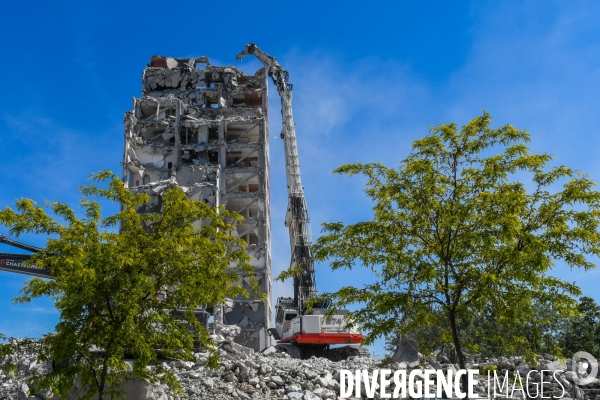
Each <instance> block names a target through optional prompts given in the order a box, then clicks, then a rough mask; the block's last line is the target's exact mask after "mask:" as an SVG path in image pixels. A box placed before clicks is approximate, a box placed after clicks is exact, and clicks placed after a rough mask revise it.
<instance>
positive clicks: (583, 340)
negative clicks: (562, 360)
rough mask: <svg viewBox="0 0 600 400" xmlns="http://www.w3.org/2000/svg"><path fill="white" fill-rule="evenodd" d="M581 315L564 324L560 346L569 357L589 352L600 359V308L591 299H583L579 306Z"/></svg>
mask: <svg viewBox="0 0 600 400" xmlns="http://www.w3.org/2000/svg"><path fill="white" fill-rule="evenodd" d="M577 310H578V311H579V314H578V315H576V316H574V317H573V318H571V319H569V320H568V321H566V322H565V324H564V329H563V331H562V332H561V336H560V345H561V347H562V349H563V352H564V353H565V355H567V356H571V355H573V354H575V353H576V352H578V351H587V352H588V353H590V354H592V355H593V356H594V357H597V358H599V357H600V306H599V305H598V304H597V303H596V302H595V301H594V299H592V298H590V297H585V296H584V297H582V298H581V300H580V301H579V305H578V306H577Z"/></svg>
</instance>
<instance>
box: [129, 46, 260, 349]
mask: <svg viewBox="0 0 600 400" xmlns="http://www.w3.org/2000/svg"><path fill="white" fill-rule="evenodd" d="M142 83H143V90H142V94H143V96H142V97H140V98H134V99H133V109H132V110H131V111H128V112H127V113H126V114H125V150H124V156H123V166H124V168H123V180H124V181H125V182H126V183H127V185H128V187H129V189H130V190H132V191H134V192H140V191H142V192H145V193H148V194H149V195H150V198H151V201H150V203H149V205H148V206H147V208H148V210H144V211H159V210H160V207H161V205H162V200H161V199H162V197H161V194H162V193H163V192H164V191H165V190H167V189H168V188H171V187H174V186H177V187H180V188H182V189H183V190H184V191H185V192H186V193H187V195H188V196H189V197H190V198H192V199H195V200H204V201H207V202H208V203H209V204H212V205H215V206H217V205H220V204H224V205H225V207H226V208H227V210H230V211H236V212H238V213H240V214H241V215H243V216H244V217H245V220H244V221H243V223H241V224H240V225H239V226H238V227H237V234H238V236H239V237H240V238H242V239H243V240H244V241H246V243H247V244H248V254H249V255H250V256H251V257H252V264H253V266H254V268H255V274H256V278H257V279H258V280H259V283H260V286H261V289H262V291H263V292H264V293H266V294H267V296H266V298H267V302H266V303H265V304H263V303H261V302H260V301H259V300H258V299H233V300H234V305H233V307H231V308H230V307H228V308H227V309H226V310H225V313H224V314H222V318H223V321H224V322H225V323H227V324H231V325H237V326H239V327H240V328H241V329H242V332H241V335H239V336H238V337H237V338H236V340H237V341H238V342H239V343H240V344H243V345H245V346H248V347H251V348H253V349H255V350H261V349H263V348H265V347H267V346H269V345H270V336H268V335H267V334H266V329H268V328H270V323H271V309H272V306H271V287H272V282H271V244H270V243H271V236H270V235H271V232H270V213H269V209H270V204H269V191H270V188H269V141H268V137H269V135H268V120H267V75H266V73H265V71H264V69H260V70H258V71H257V72H256V73H255V74H254V75H252V76H250V75H246V74H244V73H242V72H241V71H239V70H238V69H236V68H235V67H214V66H211V65H210V63H209V60H208V59H207V58H206V57H198V58H186V59H177V58H169V57H162V56H154V57H152V59H151V61H150V63H149V64H148V68H146V69H145V70H144V73H143V77H142ZM247 281H248V277H245V276H240V282H241V283H242V284H244V285H245V286H246V287H248V285H247ZM219 318H221V317H219Z"/></svg>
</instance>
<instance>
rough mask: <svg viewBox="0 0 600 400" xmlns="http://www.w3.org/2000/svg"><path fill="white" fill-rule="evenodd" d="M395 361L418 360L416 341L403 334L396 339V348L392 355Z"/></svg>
mask: <svg viewBox="0 0 600 400" xmlns="http://www.w3.org/2000/svg"><path fill="white" fill-rule="evenodd" d="M393 358H394V361H396V362H402V361H405V362H414V361H419V348H418V346H417V342H416V341H415V340H413V339H409V338H407V337H405V336H402V337H400V339H399V340H398V349H397V350H396V353H395V354H394V356H393Z"/></svg>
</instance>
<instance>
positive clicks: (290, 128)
mask: <svg viewBox="0 0 600 400" xmlns="http://www.w3.org/2000/svg"><path fill="white" fill-rule="evenodd" d="M248 55H254V56H256V58H258V60H259V61H260V62H261V63H262V64H263V65H264V67H265V70H266V72H267V74H268V75H269V76H270V77H271V79H272V80H273V83H274V84H275V86H276V87H277V92H278V93H279V97H280V99H281V118H282V125H283V128H282V131H281V138H282V139H283V142H284V146H283V149H284V153H285V170H286V181H287V191H288V207H287V212H286V216H285V226H286V227H287V228H288V229H289V239H290V248H291V262H290V270H292V271H297V272H298V271H299V273H296V274H294V297H293V298H290V297H280V298H279V299H277V304H276V306H275V315H276V317H275V328H271V329H269V333H270V334H271V335H272V336H273V337H274V338H275V340H276V341H277V349H278V350H280V351H282V352H285V353H288V354H289V355H290V356H291V357H293V358H300V359H307V358H310V357H312V356H317V357H325V358H328V359H330V360H333V361H339V360H342V359H345V358H348V357H350V356H367V355H369V354H370V353H369V350H368V349H367V348H365V347H359V346H351V345H352V344H359V343H360V342H361V341H362V339H363V335H362V334H361V333H359V332H358V331H356V330H355V329H353V328H347V326H346V325H347V320H346V318H345V316H346V315H347V314H348V311H347V310H335V311H334V312H333V315H330V314H331V313H327V312H328V311H329V308H330V304H329V303H325V302H321V303H317V304H313V307H312V308H311V309H310V310H308V309H307V301H309V300H311V299H313V298H314V297H315V295H316V293H317V285H316V281H315V269H314V258H313V255H312V251H311V231H310V221H309V219H308V209H307V206H306V199H305V198H304V188H303V187H302V183H301V180H300V163H299V160H298V147H297V143H296V129H295V124H294V118H293V115H292V84H291V83H290V82H289V74H288V72H287V71H286V70H285V69H283V68H282V67H281V65H279V63H278V62H277V61H276V60H275V58H274V57H272V56H270V55H268V54H266V53H265V52H263V51H262V50H260V49H259V48H258V46H256V44H254V43H252V44H247V45H246V47H245V48H244V50H243V51H242V52H241V53H239V54H238V55H237V57H236V58H237V59H238V60H241V59H242V58H243V57H245V56H248ZM326 313H327V315H326ZM334 345H346V346H340V347H332V346H334Z"/></svg>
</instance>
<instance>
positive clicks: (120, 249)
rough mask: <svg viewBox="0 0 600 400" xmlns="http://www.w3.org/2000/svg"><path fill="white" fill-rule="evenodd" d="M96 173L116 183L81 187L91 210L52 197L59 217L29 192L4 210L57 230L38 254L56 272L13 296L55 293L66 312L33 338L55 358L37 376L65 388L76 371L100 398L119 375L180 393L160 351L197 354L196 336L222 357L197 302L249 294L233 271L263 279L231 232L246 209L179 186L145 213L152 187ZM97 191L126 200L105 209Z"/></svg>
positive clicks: (13, 220) (2, 218)
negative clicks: (129, 359)
mask: <svg viewBox="0 0 600 400" xmlns="http://www.w3.org/2000/svg"><path fill="white" fill-rule="evenodd" d="M93 177H94V180H95V181H100V182H102V181H108V186H107V187H104V188H101V187H99V186H96V185H94V184H92V185H87V186H82V188H81V192H82V194H83V195H84V199H83V200H82V208H83V209H84V211H85V217H83V218H78V217H77V216H76V215H75V212H74V211H73V210H72V209H71V208H69V207H68V206H67V205H65V204H61V203H58V202H54V203H51V204H49V208H50V209H51V210H52V211H53V213H54V214H55V215H56V216H57V217H59V218H60V219H62V220H64V223H61V222H59V221H57V220H56V219H54V218H53V217H51V216H49V215H48V214H47V213H46V212H45V211H44V209H43V208H42V207H39V206H36V205H35V203H34V202H33V201H31V200H29V199H22V200H19V201H17V203H16V209H17V211H18V212H15V211H13V210H12V209H11V208H6V209H4V210H2V211H0V223H2V224H3V225H5V226H7V227H9V228H10V232H11V234H14V235H16V236H19V234H21V233H24V232H35V233H39V234H46V235H50V239H48V241H47V244H46V247H45V249H44V250H43V251H42V252H40V253H37V254H34V255H33V256H32V259H31V263H33V264H35V265H38V266H40V267H48V268H49V269H50V271H51V273H52V274H53V275H54V277H55V278H54V279H52V280H44V279H39V278H34V279H32V280H29V281H27V282H26V283H25V286H24V287H23V289H22V291H21V294H22V295H21V296H20V297H18V298H16V299H15V301H16V302H17V303H24V302H29V301H31V299H33V298H36V297H40V296H50V297H51V298H53V299H54V302H55V305H56V308H57V310H58V311H59V312H60V320H59V323H58V324H57V325H56V328H55V332H54V333H51V334H48V335H45V336H44V337H43V338H42V339H41V340H40V341H37V342H29V344H30V345H31V346H33V348H35V350H36V351H37V352H39V358H40V361H42V362H45V361H48V362H52V363H53V365H54V368H53V369H52V370H51V371H50V372H49V373H47V374H44V375H39V376H34V378H33V384H34V386H35V387H36V389H47V388H50V389H52V390H53V392H54V393H55V394H56V395H58V396H60V397H66V396H67V394H68V393H69V391H70V390H71V388H72V387H73V383H74V381H76V382H78V384H79V385H80V386H81V387H82V388H83V389H84V391H85V392H86V394H85V396H84V398H91V397H92V396H93V395H94V394H98V396H99V398H100V399H103V398H104V397H106V396H109V395H110V396H111V397H112V396H114V395H120V392H119V386H120V384H121V383H122V381H123V379H124V378H125V379H127V377H131V376H136V377H138V378H140V379H142V380H146V381H149V382H157V381H161V382H164V383H167V384H168V385H170V387H171V388H173V389H174V390H175V391H176V392H180V386H179V384H178V381H177V380H176V379H175V376H174V375H173V374H172V373H171V372H170V371H169V370H165V369H164V368H162V367H161V366H160V365H158V364H156V361H157V357H158V355H159V354H160V355H161V356H164V357H176V358H179V359H193V354H192V349H193V346H194V342H195V341H196V344H199V345H201V346H206V347H207V348H208V351H209V352H210V354H211V356H210V359H209V366H212V367H214V366H216V365H217V363H218V353H217V351H216V347H215V345H214V343H213V342H212V340H211V338H210V335H209V333H208V332H207V331H206V329H204V327H203V325H202V324H200V323H199V322H198V320H197V319H196V317H195V315H194V310H195V309H196V308H197V307H199V306H202V305H207V304H210V305H218V304H220V303H222V302H223V301H224V299H225V297H226V296H227V297H232V296H246V295H248V293H247V291H246V290H244V289H243V288H242V287H241V286H240V285H239V283H238V282H239V278H238V274H237V273H236V270H237V271H238V272H239V271H243V273H244V274H246V275H247V276H248V277H250V278H251V280H253V286H252V288H253V290H256V289H257V285H256V280H255V279H254V270H253V268H252V267H251V265H250V264H249V257H248V256H247V255H246V253H245V243H244V242H243V241H241V240H240V239H238V238H236V237H234V236H231V235H230V234H229V232H232V231H234V229H235V225H234V224H235V223H236V222H237V221H239V220H240V219H241V217H240V216H239V215H237V214H234V213H230V212H228V211H226V210H225V209H224V208H223V207H221V208H219V209H215V208H213V207H211V206H209V205H207V204H205V203H204V202H202V201H194V200H190V199H188V198H187V197H186V195H185V193H184V192H183V191H182V190H180V189H170V190H167V191H165V192H164V193H163V195H162V197H163V204H162V210H161V212H160V213H142V212H138V210H139V209H140V207H142V206H143V205H145V204H146V203H147V202H148V200H149V196H148V195H146V194H144V193H137V194H133V193H132V192H130V191H129V190H127V189H126V188H125V186H124V184H123V182H122V181H121V180H120V179H119V178H118V177H117V176H116V175H113V174H111V173H110V172H108V171H103V172H100V173H98V174H96V175H93ZM94 198H103V199H106V200H110V201H113V202H116V203H118V204H119V205H120V207H121V210H120V211H119V212H118V213H116V214H114V215H112V216H108V217H106V218H102V216H101V209H100V205H99V204H98V203H97V202H96V201H95V200H94ZM198 221H201V222H202V224H201V226H200V228H199V229H197V226H198V224H197V222H198ZM195 225H196V226H195ZM182 310H183V312H182ZM190 326H191V327H193V328H194V329H193V330H192V332H195V333H194V334H192V333H190V331H189V330H188V327H190ZM26 344H27V343H23V342H20V346H23V345H26ZM5 346H9V345H8V344H7V345H5ZM8 350H10V349H6V348H5V349H4V353H6V352H7V351H8ZM125 352H126V353H127V354H128V355H130V356H133V357H134V359H135V362H134V363H133V366H132V368H133V370H132V371H130V372H131V374H130V375H126V374H124V373H123V372H124V371H125V370H126V368H127V366H126V364H125V361H124V355H125ZM147 366H152V368H146V367H147ZM124 375H126V376H127V377H126V376H124Z"/></svg>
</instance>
